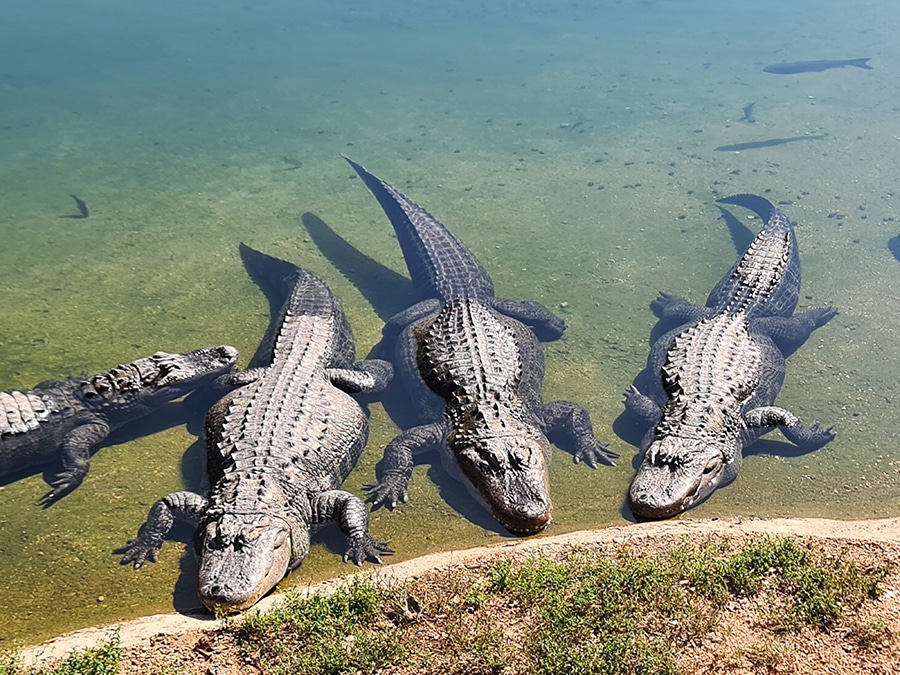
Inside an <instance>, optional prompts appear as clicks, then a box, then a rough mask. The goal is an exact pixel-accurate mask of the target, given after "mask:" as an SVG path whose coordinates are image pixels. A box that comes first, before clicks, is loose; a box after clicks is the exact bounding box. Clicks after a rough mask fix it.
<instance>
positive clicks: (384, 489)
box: [363, 477, 409, 511]
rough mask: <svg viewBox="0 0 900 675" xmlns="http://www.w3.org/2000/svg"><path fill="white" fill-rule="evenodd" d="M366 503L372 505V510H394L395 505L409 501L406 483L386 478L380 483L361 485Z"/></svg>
mask: <svg viewBox="0 0 900 675" xmlns="http://www.w3.org/2000/svg"><path fill="white" fill-rule="evenodd" d="M363 492H365V494H366V501H367V502H369V503H371V504H372V510H373V511H374V510H376V509H379V508H381V507H382V506H385V507H387V508H388V509H394V508H395V507H396V506H397V504H400V503H404V504H405V503H406V502H408V501H409V492H407V489H406V482H405V481H403V480H400V479H397V478H394V479H391V478H390V477H386V478H385V479H384V480H382V481H381V482H380V483H369V484H367V485H363Z"/></svg>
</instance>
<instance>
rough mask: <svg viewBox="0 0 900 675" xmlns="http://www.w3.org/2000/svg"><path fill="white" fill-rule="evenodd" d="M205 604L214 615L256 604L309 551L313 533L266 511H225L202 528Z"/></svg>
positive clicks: (198, 547)
mask: <svg viewBox="0 0 900 675" xmlns="http://www.w3.org/2000/svg"><path fill="white" fill-rule="evenodd" d="M195 547H196V551H197V557H198V558H199V560H200V573H199V579H200V583H199V588H198V594H199V596H200V601H201V602H202V603H203V604H204V606H205V607H207V608H208V609H209V610H210V611H223V612H226V613H229V612H239V611H241V610H243V609H247V608H248V607H252V606H253V605H254V604H256V603H257V602H258V601H259V599H260V598H262V597H263V596H264V595H265V594H266V593H268V592H269V591H270V590H271V589H272V588H274V587H275V585H276V584H277V583H278V582H279V581H281V580H282V579H283V578H284V576H285V575H286V574H287V573H288V572H290V571H291V570H292V569H294V568H295V567H297V566H298V565H299V564H300V562H301V561H302V560H303V558H305V557H306V554H307V553H309V530H308V529H307V528H306V527H304V526H303V525H302V524H300V523H297V524H295V525H294V526H293V527H292V526H291V524H290V523H289V522H288V521H287V520H285V519H284V518H281V517H279V516H274V515H271V514H267V513H238V514H235V513H226V514H223V515H221V516H219V517H218V518H216V519H214V520H211V521H208V522H206V523H204V524H202V525H201V526H200V528H198V530H197V534H196V537H195Z"/></svg>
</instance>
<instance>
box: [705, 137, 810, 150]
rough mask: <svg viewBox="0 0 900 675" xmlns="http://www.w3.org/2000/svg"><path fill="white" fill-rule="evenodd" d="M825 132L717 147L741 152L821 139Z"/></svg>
mask: <svg viewBox="0 0 900 675" xmlns="http://www.w3.org/2000/svg"><path fill="white" fill-rule="evenodd" d="M825 137H826V136H825V134H817V135H815V136H791V137H790V138H769V139H767V140H765V141H750V142H749V143H735V144H734V145H720V146H719V147H718V148H715V149H716V150H718V151H719V152H740V151H741V150H756V149H757V148H771V147H774V146H776V145H784V144H785V143H793V142H794V141H821V140H822V139H823V138H825Z"/></svg>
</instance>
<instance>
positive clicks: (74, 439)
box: [41, 421, 109, 508]
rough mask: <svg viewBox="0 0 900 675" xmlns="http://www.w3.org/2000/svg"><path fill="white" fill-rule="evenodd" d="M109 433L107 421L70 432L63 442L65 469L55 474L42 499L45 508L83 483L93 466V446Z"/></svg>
mask: <svg viewBox="0 0 900 675" xmlns="http://www.w3.org/2000/svg"><path fill="white" fill-rule="evenodd" d="M108 435H109V425H107V424H106V423H105V422H99V421H98V422H92V423H90V424H83V425H81V426H80V427H77V428H75V429H73V430H72V431H70V432H69V434H68V435H67V436H66V437H65V440H63V444H62V463H63V470H62V471H61V472H60V473H58V474H56V476H54V478H53V481H52V482H51V483H50V487H52V488H53V489H52V490H50V492H48V493H47V494H46V495H44V497H43V498H42V499H41V504H42V505H43V506H44V508H46V507H48V506H51V505H53V504H54V503H55V502H57V501H58V500H59V499H60V498H61V497H63V496H65V495H67V494H69V493H70V492H71V491H72V490H74V489H75V488H77V487H78V486H79V485H81V481H83V480H84V477H85V476H87V472H88V469H89V468H90V466H91V448H92V447H93V446H95V445H97V443H99V442H100V441H102V440H103V439H104V438H106V437H107V436H108Z"/></svg>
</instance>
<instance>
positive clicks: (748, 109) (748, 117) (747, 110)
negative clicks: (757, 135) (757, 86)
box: [741, 102, 756, 124]
mask: <svg viewBox="0 0 900 675" xmlns="http://www.w3.org/2000/svg"><path fill="white" fill-rule="evenodd" d="M755 107H756V103H755V102H754V103H748V104H747V105H745V106H744V116H743V117H742V118H741V122H749V123H750V124H753V123H754V122H755V121H756V118H755V117H753V109H754V108H755Z"/></svg>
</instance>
